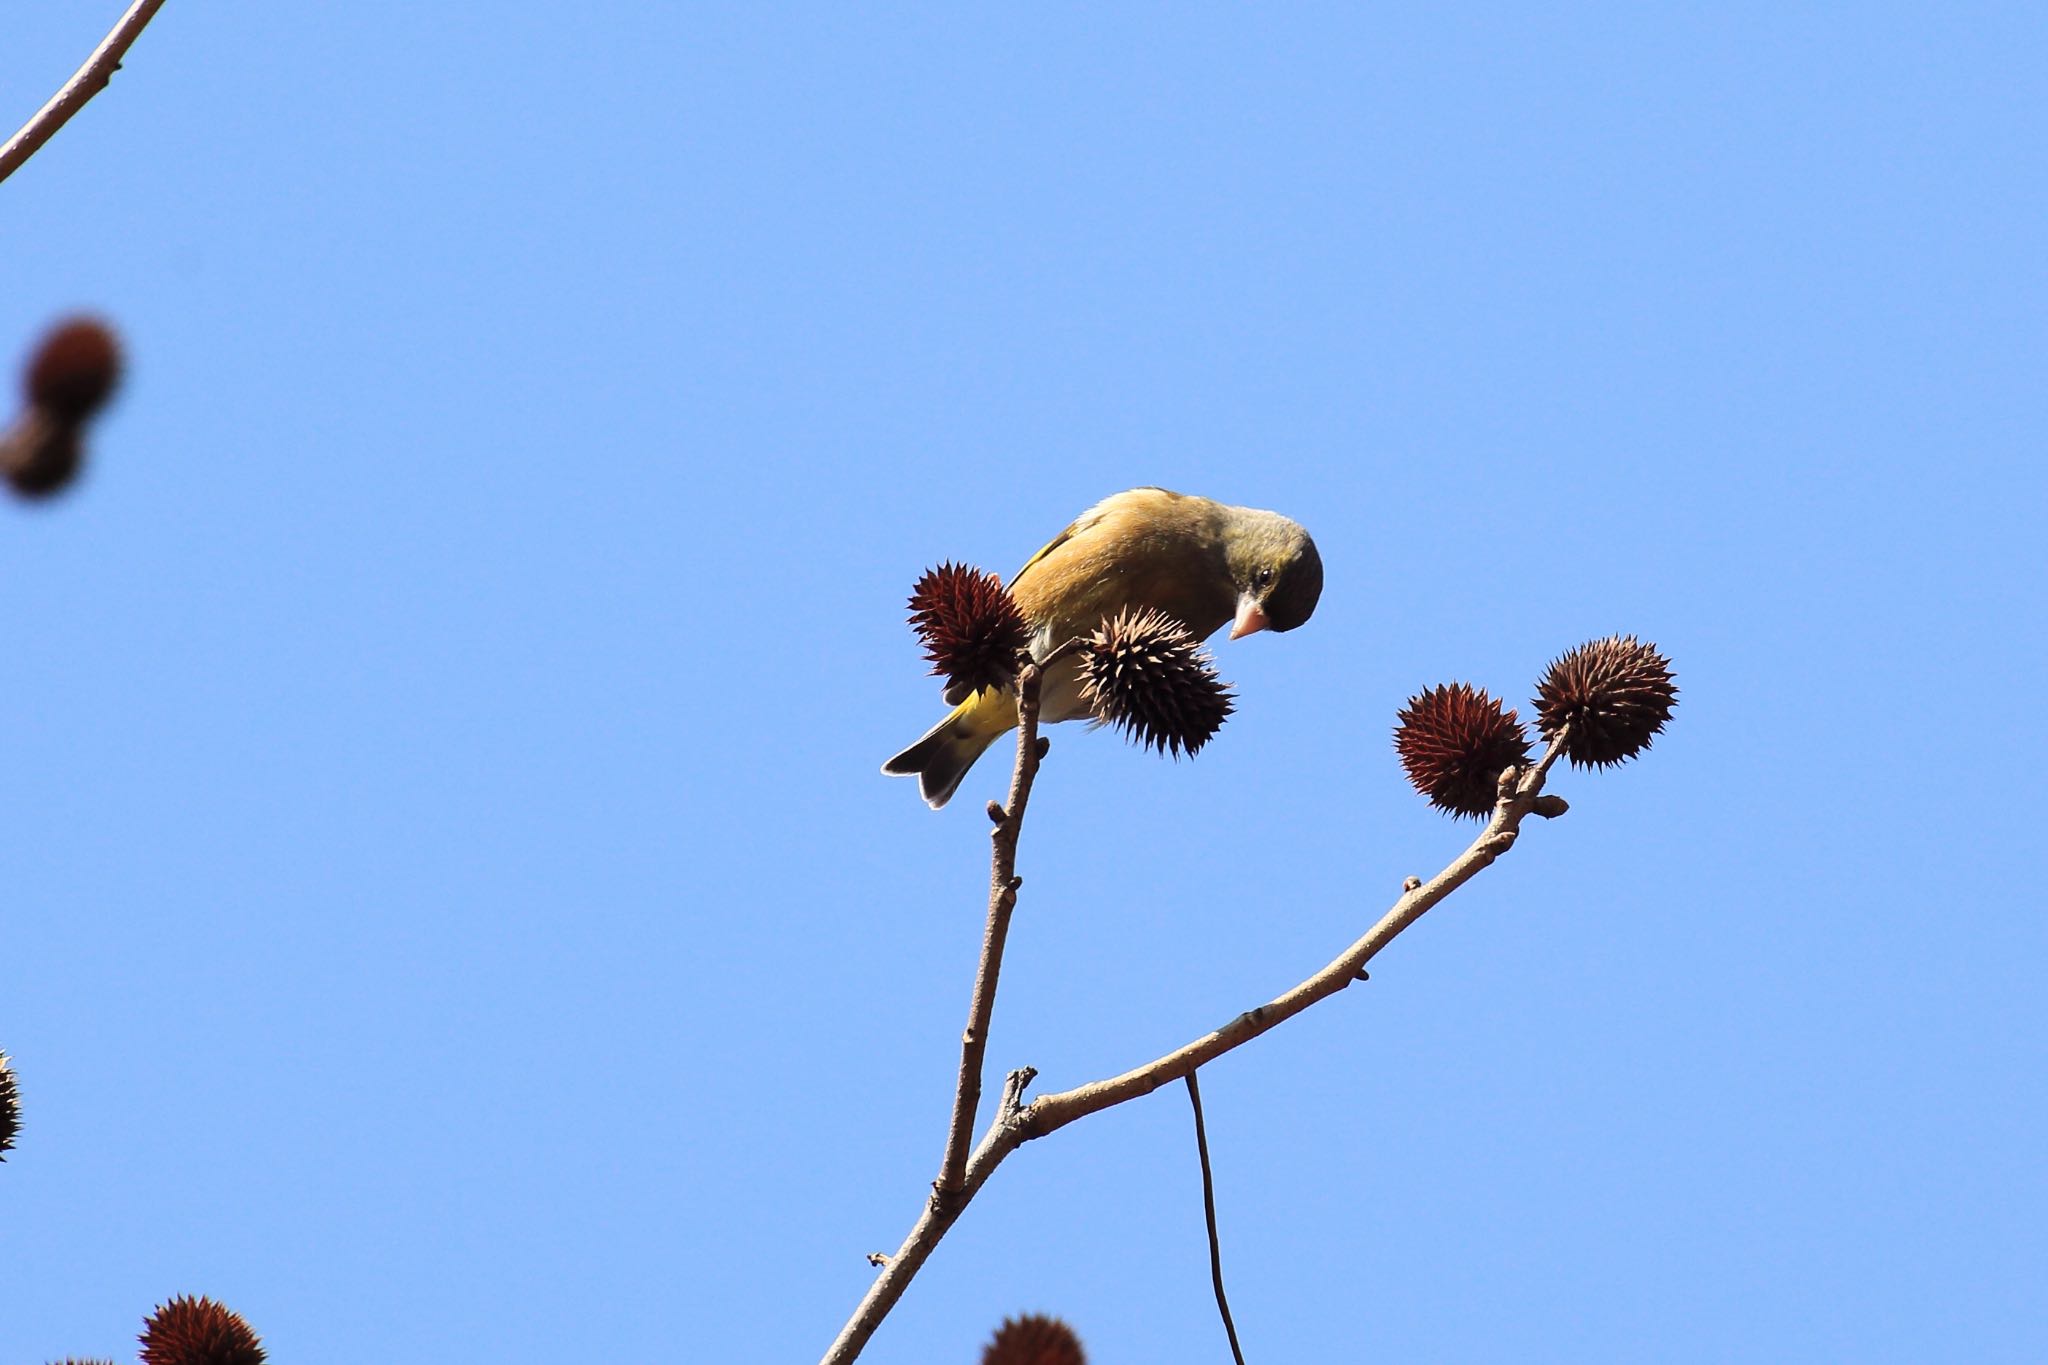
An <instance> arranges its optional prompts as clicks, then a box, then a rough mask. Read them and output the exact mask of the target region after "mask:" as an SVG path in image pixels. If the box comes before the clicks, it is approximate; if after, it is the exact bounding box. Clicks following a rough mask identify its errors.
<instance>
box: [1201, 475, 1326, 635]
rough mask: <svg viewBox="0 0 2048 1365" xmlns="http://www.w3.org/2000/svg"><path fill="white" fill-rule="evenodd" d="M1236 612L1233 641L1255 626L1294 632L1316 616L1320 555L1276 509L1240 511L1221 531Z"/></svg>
mask: <svg viewBox="0 0 2048 1365" xmlns="http://www.w3.org/2000/svg"><path fill="white" fill-rule="evenodd" d="M1224 551H1225V558H1226V561H1227V562H1228V563H1229V565H1230V582H1231V586H1232V587H1234V588H1236V589H1237V614H1236V616H1235V617H1234V618H1233V619H1232V621H1231V623H1230V638H1231V639H1233V640H1235V639H1239V638H1240V637H1242V636H1246V635H1250V634H1251V633H1252V632H1253V631H1258V630H1293V629H1294V628H1295V627H1296V626H1298V625H1300V624H1301V623H1302V622H1304V621H1306V620H1308V618H1309V617H1310V616H1312V615H1314V614H1315V609H1316V600H1317V599H1318V598H1320V597H1321V596H1322V595H1323V557H1322V556H1321V555H1319V554H1317V553H1316V543H1315V542H1314V541H1313V540H1310V539H1309V535H1308V532H1307V531H1305V530H1303V529H1302V527H1301V525H1300V523H1298V522H1293V521H1289V520H1288V519H1287V518H1286V517H1283V516H1281V515H1280V514H1279V513H1278V512H1259V511H1253V510H1251V509H1249V508H1245V509H1239V514H1238V515H1237V516H1236V517H1233V518H1232V519H1231V524H1230V526H1229V527H1228V528H1226V530H1225V531H1224Z"/></svg>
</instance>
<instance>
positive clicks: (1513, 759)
mask: <svg viewBox="0 0 2048 1365" xmlns="http://www.w3.org/2000/svg"><path fill="white" fill-rule="evenodd" d="M1395 720H1396V722H1397V724H1396V725H1395V727H1394V751H1395V752H1396V753H1398V754H1399V755H1400V756H1401V767H1402V768H1403V769H1404V770H1405V771H1406V772H1407V774H1408V780H1409V781H1410V782H1412V783H1414V784H1415V790H1417V791H1419V792H1421V793H1422V794H1423V795H1424V796H1426V797H1428V798H1429V804H1430V805H1432V806H1435V807H1437V808H1438V809H1439V810H1446V811H1449V812H1450V813H1451V814H1453V815H1471V816H1476V817H1480V818H1484V817H1485V816H1488V815H1491V814H1492V813H1493V805H1494V801H1495V800H1496V799H1497V798H1498V796H1499V788H1500V775H1501V771H1502V770H1503V769H1505V768H1508V767H1510V766H1519V765H1521V764H1524V763H1527V762H1528V761H1529V737H1528V735H1527V734H1525V733H1524V732H1523V730H1522V723H1521V722H1520V721H1519V720H1517V719H1516V718H1515V713H1514V712H1513V711H1503V710H1502V709H1501V704H1500V703H1499V702H1498V701H1495V700H1494V699H1493V698H1492V697H1489V696H1488V695H1486V693H1484V692H1482V691H1480V690H1479V689H1478V688H1476V687H1473V686H1471V685H1470V684H1469V683H1447V684H1444V685H1442V686H1439V687H1432V688H1430V689H1429V690H1428V691H1426V692H1420V693H1417V694H1416V695H1415V696H1413V697H1410V698H1409V699H1408V704H1407V705H1406V706H1404V707H1402V708H1401V710H1400V712H1399V713H1398V714H1397V715H1396V716H1395Z"/></svg>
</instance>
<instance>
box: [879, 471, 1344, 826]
mask: <svg viewBox="0 0 2048 1365" xmlns="http://www.w3.org/2000/svg"><path fill="white" fill-rule="evenodd" d="M1009 586H1010V595H1011V596H1012V597H1013V598H1015V599H1016V602H1017V606H1018V608H1019V609H1020V610H1021V611H1022V612H1023V613H1024V619H1025V621H1026V622H1027V623H1029V625H1030V626H1031V627H1032V630H1033V636H1032V642H1031V652H1032V653H1033V654H1034V655H1036V656H1038V657H1040V658H1043V657H1044V656H1045V655H1046V654H1048V653H1050V652H1051V651H1052V650H1054V649H1056V648H1058V647H1059V646H1060V645H1062V644H1065V643H1066V642H1067V641H1068V640H1070V639H1072V638H1074V637H1075V636H1077V635H1088V634H1091V633H1093V632H1094V631H1095V629H1096V628H1097V627H1098V626H1100V625H1101V623H1102V621H1103V619H1104V618H1105V617H1110V616H1114V615H1116V614H1117V613H1118V612H1120V611H1122V610H1124V609H1126V608H1134V609H1138V610H1143V609H1145V608H1148V607H1149V608H1152V609H1155V610H1157V611H1161V612H1164V613H1166V614H1167V615H1168V616H1171V617H1173V618H1174V619H1175V620H1177V621H1179V622H1180V623H1181V624H1182V625H1184V626H1186V627H1187V628H1188V630H1189V631H1191V632H1192V633H1193V634H1194V636H1195V637H1196V638H1197V639H1202V638H1206V637H1207V636H1209V635H1212V634H1214V633H1215V632H1216V631H1217V630H1218V629H1220V628H1221V627H1222V626H1224V625H1225V624H1228V625H1229V626H1230V638H1231V639H1233V640H1235V639H1238V638H1240V637H1241V636H1245V635H1250V634H1251V633H1252V632H1254V631H1259V630H1293V629H1294V628H1295V627H1296V626H1298V625H1300V624H1301V623H1302V622H1304V621H1306V620H1308V618H1309V616H1310V614H1311V613H1313V612H1314V611H1315V609H1316V599H1317V598H1319V597H1321V596H1322V592H1323V561H1322V557H1321V556H1320V555H1318V554H1317V553H1316V543H1315V542H1314V541H1313V540H1310V539H1309V535H1308V532H1307V531H1305V530H1303V529H1302V528H1301V526H1300V525H1299V524H1298V523H1296V522H1293V521H1290V520H1288V519H1287V518H1286V517H1283V516H1281V515H1280V514H1279V513H1278V512H1261V511H1258V510H1256V509H1254V508H1250V507H1230V506H1226V505H1225V504H1223V503H1220V502H1214V501H1211V500H1210V499H1208V498H1198V497H1194V496H1192V495H1190V494H1186V493H1174V492H1170V491H1168V490H1167V489H1164V488H1133V489H1131V490H1130V491H1129V492H1125V493H1118V494H1115V495H1114V496H1112V497H1107V498H1104V499H1103V500H1102V501H1101V502H1098V503H1096V504H1095V506H1093V507H1091V508H1089V509H1088V510H1087V511H1086V512H1083V513H1082V514H1081V516H1080V518H1079V519H1078V520H1076V521H1075V522H1074V524H1073V525H1071V526H1069V527H1068V528H1067V529H1066V530H1064V531H1062V532H1060V534H1059V536H1058V537H1057V538H1056V539H1055V540H1054V541H1053V542H1052V543H1051V544H1050V545H1048V546H1046V547H1045V548H1044V549H1043V550H1040V551H1039V552H1038V553H1037V554H1035V555H1033V556H1032V557H1031V559H1030V560H1029V561H1028V562H1027V563H1026V564H1025V565H1024V567H1023V568H1021V569H1019V570H1018V571H1017V574H1016V577H1014V578H1012V579H1011V580H1010V585H1009ZM1040 696H1041V707H1040V712H1039V716H1040V720H1041V721H1042V722H1044V723H1045V724H1053V723H1055V722H1058V721H1063V720H1074V719H1076V718H1079V717H1083V716H1087V715H1089V714H1090V713H1089V710H1088V706H1087V704H1086V703H1085V702H1084V701H1083V700H1082V697H1081V668H1080V662H1079V660H1077V659H1074V658H1072V657H1069V658H1067V659H1064V660H1062V661H1061V662H1060V663H1058V664H1056V665H1055V666H1054V667H1053V668H1052V670H1051V671H1050V672H1048V673H1047V674H1046V677H1045V681H1044V684H1043V688H1042V691H1041V693H1040ZM946 700H947V701H949V702H951V701H957V702H959V705H957V706H955V707H954V708H953V711H952V713H951V714H950V715H948V716H947V717H946V718H945V719H944V720H942V721H940V722H939V723H938V724H937V725H935V726H933V727H932V729H931V730H930V731H929V732H927V733H926V734H925V736H924V737H923V738H922V739H920V740H918V741H917V743H915V744H913V745H911V746H910V747H909V748H908V749H905V750H904V751H903V752H902V753H900V754H898V755H896V757H894V758H892V759H890V760H889V761H888V762H887V763H885V764H883V765H882V771H883V772H885V773H888V774H890V775H892V776H899V777H907V776H910V775H912V774H915V775H916V777H917V779H918V791H919V794H921V795H922V796H923V797H924V799H925V801H926V803H927V804H929V805H930V806H931V807H932V809H934V810H937V809H938V808H939V807H940V806H943V805H945V804H946V802H947V801H948V800H950V799H951V798H952V796H953V793H954V792H955V791H957V790H959V787H960V782H961V779H962V778H964V777H966V776H967V770H968V769H969V768H971V767H973V766H974V761H975V760H976V759H977V758H980V757H981V755H982V753H983V751H984V750H986V749H987V748H988V747H989V745H991V744H993V743H994V742H995V741H996V739H997V737H999V736H1000V735H1002V734H1003V733H1004V732H1005V731H1008V730H1010V729H1012V728H1013V727H1014V726H1015V725H1016V724H1017V703H1016V699H1015V698H1014V697H1012V696H1011V695H1010V694H1009V693H1007V692H1003V691H998V690H996V689H993V688H991V689H989V690H987V691H983V692H978V693H975V694H974V695H972V696H969V697H966V698H965V699H964V700H963V699H962V698H961V697H959V696H948V697H947V698H946Z"/></svg>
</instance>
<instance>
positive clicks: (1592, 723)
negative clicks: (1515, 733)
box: [1536, 635, 1678, 768]
mask: <svg viewBox="0 0 2048 1365" xmlns="http://www.w3.org/2000/svg"><path fill="white" fill-rule="evenodd" d="M1677 701H1678V688H1677V687H1676V686H1675V685H1674V684H1673V682H1672V678H1671V661H1670V660H1669V659H1667V658H1665V657H1664V656H1663V655H1662V654H1660V653H1658V652H1657V647H1656V646H1655V645H1648V644H1644V643H1642V642H1641V641H1639V640H1637V639H1636V637H1635V636H1633V635H1610V636H1608V637H1607V638H1606V639H1604V640H1594V641H1591V642H1590V643H1588V644H1583V645H1580V646H1579V647H1578V648H1577V649H1574V650H1572V651H1571V652H1570V653H1568V654H1566V655H1564V656H1563V657H1562V658H1560V659H1558V660H1557V661H1556V662H1554V663H1552V664H1551V665H1550V671H1549V672H1547V673H1545V674H1544V675H1543V681H1542V682H1540V683H1538V684H1537V685H1536V724H1537V727H1538V728H1539V729H1541V730H1542V731H1543V733H1544V734H1545V735H1546V736H1548V737H1549V738H1552V739H1555V738H1556V737H1557V732H1558V731H1559V730H1560V729H1562V728H1563V727H1564V726H1565V725H1567V724H1569V725H1570V726H1571V731H1570V733H1569V734H1568V735H1567V736H1566V738H1565V744H1564V753H1565V757H1566V758H1569V759H1570V760H1571V761H1572V762H1573V763H1575V764H1577V765H1578V766H1579V767H1581V768H1604V767H1607V766H1609V765H1610V764H1615V763H1621V762H1625V761H1626V760H1628V759H1631V758H1634V757H1635V756H1636V755H1637V754H1639V753H1641V752H1642V751H1643V750H1645V749H1647V748H1649V747H1650V738H1651V736H1653V735H1655V734H1656V733H1657V732H1658V731H1660V730H1662V729H1663V728H1664V723H1665V722H1666V721H1668V720H1670V719H1671V708H1672V707H1673V706H1674V705H1676V703H1677Z"/></svg>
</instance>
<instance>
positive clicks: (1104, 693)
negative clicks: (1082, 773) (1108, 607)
mask: <svg viewBox="0 0 2048 1365" xmlns="http://www.w3.org/2000/svg"><path fill="white" fill-rule="evenodd" d="M1081 698H1082V700H1083V701H1085V702H1086V703H1087V704H1088V707H1089V709H1091V710H1092V711H1094V712H1095V714H1096V715H1097V716H1098V717H1099V718H1101V719H1102V720H1104V721H1107V722H1108V723H1109V724H1111V725H1114V726H1116V727H1117V728H1119V729H1121V730H1122V731H1123V732H1124V733H1125V734H1126V735H1128V736H1129V737H1130V738H1131V740H1132V741H1133V742H1134V743H1137V744H1141V745H1149V746H1151V747H1152V748H1154V749H1157V750H1158V751H1159V752H1160V753H1163V754H1172V755H1173V756H1174V757H1175V758H1179V757H1180V756H1181V755H1182V754H1183V753H1185V754H1189V755H1193V754H1195V753H1198V752H1200V750H1201V748H1202V746H1203V745H1204V744H1207V743H1208V742H1209V741H1210V739H1211V738H1213V737H1214V736H1215V734H1216V732H1217V731H1218V730H1220V729H1222V728H1223V719H1224V717H1226V716H1228V715H1229V714H1230V712H1231V710H1232V709H1233V708H1232V704H1231V696H1230V690H1229V689H1228V688H1226V687H1225V686H1224V685H1223V683H1222V681H1221V680H1220V679H1219V678H1217V676H1216V669H1215V666H1214V665H1213V664H1212V663H1211V662H1210V659H1209V653H1208V651H1207V650H1205V649H1203V648H1202V643H1201V641H1199V640H1197V639H1196V638H1195V637H1194V636H1193V635H1192V634H1190V633H1189V632H1188V630H1187V628H1186V627H1184V626H1182V625H1181V623H1180V622H1178V621H1176V620H1174V619H1173V618H1172V617H1171V616H1167V615H1165V614H1164V613H1162V612H1157V611H1143V612H1138V611H1131V610H1128V609H1126V610H1124V611H1121V612H1118V613H1117V615H1116V617H1115V618H1114V619H1113V620H1108V621H1104V622H1103V623H1102V625H1101V627H1100V628H1099V629H1098V630H1097V631H1096V632H1095V633H1094V634H1093V635H1091V636H1089V637H1088V639H1087V642H1086V644H1085V646H1084V648H1083V649H1082V651H1081Z"/></svg>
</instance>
